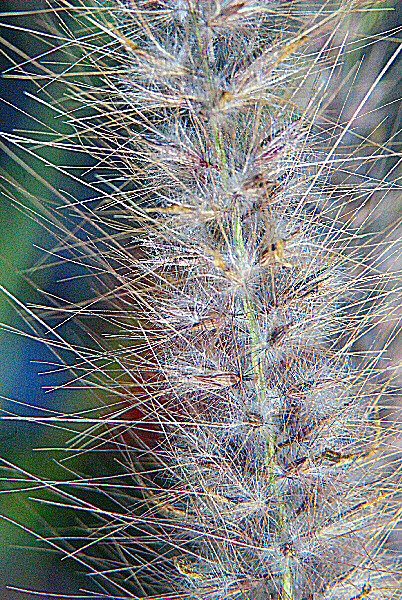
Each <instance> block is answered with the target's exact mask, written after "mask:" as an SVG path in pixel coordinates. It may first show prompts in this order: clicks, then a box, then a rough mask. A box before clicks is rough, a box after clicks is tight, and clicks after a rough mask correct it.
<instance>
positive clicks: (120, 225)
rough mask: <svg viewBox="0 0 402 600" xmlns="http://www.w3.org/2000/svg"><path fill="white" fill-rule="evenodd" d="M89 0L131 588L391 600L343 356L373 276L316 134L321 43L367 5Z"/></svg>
mask: <svg viewBox="0 0 402 600" xmlns="http://www.w3.org/2000/svg"><path fill="white" fill-rule="evenodd" d="M87 4H88V3H85V2H84V3H83V4H80V3H78V9H77V7H75V9H77V10H75V9H74V10H73V8H74V6H73V7H71V14H73V15H74V16H75V18H77V19H78V18H80V16H81V15H80V10H82V20H83V22H84V23H85V26H86V27H88V23H89V24H90V25H91V24H92V25H93V26H94V28H95V30H96V31H97V32H99V31H100V32H101V34H100V35H103V34H104V33H107V35H108V36H109V44H110V45H109V46H108V47H105V49H102V46H101V44H96V43H94V46H93V50H92V54H89V53H88V57H87V60H88V64H90V63H93V64H95V65H96V64H97V61H98V60H99V54H100V53H103V52H104V56H105V57H106V63H107V64H110V62H113V61H115V60H117V61H120V65H119V68H118V69H117V70H116V75H115V76H114V75H107V74H106V75H105V76H104V80H103V83H102V86H101V89H100V91H99V90H98V91H99V95H98V97H97V99H96V101H97V103H98V107H99V108H98V110H99V114H100V115H101V118H100V120H99V122H100V126H99V129H96V127H95V128H94V131H93V134H92V135H93V139H95V142H94V146H96V148H94V150H93V154H94V156H96V157H98V158H99V159H100V164H106V165H107V166H108V167H109V166H110V165H112V164H113V161H114V164H115V168H116V169H117V171H118V173H119V175H118V178H119V179H120V181H119V179H118V180H117V183H114V182H111V183H110V186H111V188H110V189H114V192H113V193H112V192H111V193H110V195H109V196H108V199H107V200H106V201H104V202H103V203H101V204H100V208H101V210H100V211H99V212H98V218H99V223H100V224H101V225H102V224H103V223H106V227H109V228H110V227H112V228H113V227H115V228H116V231H117V232H118V235H117V236H116V239H118V236H124V235H126V237H127V238H128V239H129V245H128V246H127V247H126V248H124V243H123V242H121V241H119V242H118V244H116V247H115V249H112V250H110V254H109V256H108V257H107V258H105V264H109V263H110V264H111V263H113V264H114V265H115V266H114V272H115V275H116V277H117V278H118V279H119V284H118V286H117V291H116V298H117V297H118V296H120V297H121V301H122V302H124V303H125V306H127V307H128V313H127V314H129V315H130V318H129V319H128V318H125V319H124V320H122V321H121V323H120V327H121V329H122V331H121V336H122V337H123V338H125V339H126V340H128V342H127V343H128V350H127V348H126V351H125V352H124V353H122V355H121V356H120V358H119V362H120V365H122V366H123V367H124V371H125V373H126V376H127V377H128V378H129V380H130V381H131V383H130V384H127V385H126V390H127V389H128V390H130V385H131V386H132V388H134V389H135V392H133V393H132V404H133V405H134V407H135V411H136V412H135V414H136V416H138V419H137V421H138V427H137V428H136V427H135V426H133V436H137V438H136V439H137V443H138V448H139V450H138V448H137V449H135V448H134V447H131V448H130V445H128V447H127V457H128V460H129V463H130V465H131V466H130V470H131V468H132V469H133V476H134V477H135V479H136V482H137V484H138V485H139V488H140V490H141V491H140V496H141V497H140V498H137V499H136V501H135V504H136V506H135V509H133V508H132V506H131V508H130V510H133V515H134V521H135V523H136V524H137V525H136V528H137V533H135V534H133V542H132V543H128V542H127V544H126V545H127V548H128V547H129V550H127V554H125V553H126V547H125V546H122V548H121V550H120V551H119V552H121V554H122V555H123V556H124V560H123V562H125V563H126V564H128V565H129V571H130V574H131V575H130V576H131V577H132V578H133V581H137V583H138V590H139V592H138V593H139V594H140V595H142V596H146V597H149V598H151V597H152V598H194V599H196V598H197V599H203V600H218V599H222V600H223V599H237V598H238V599H241V598H247V599H249V600H263V599H265V600H362V599H363V598H368V599H370V600H379V599H380V598H381V599H384V600H385V599H387V600H391V598H396V593H397V592H396V589H397V584H396V580H395V578H394V577H393V574H392V571H391V567H390V566H389V565H388V563H387V561H386V560H385V558H384V556H383V554H384V542H385V540H386V538H387V535H388V533H387V532H388V529H389V524H390V523H392V522H393V513H394V508H395V507H394V504H393V501H392V499H391V495H392V492H393V486H394V484H393V482H392V481H391V479H390V481H389V482H388V481H387V478H386V476H384V473H383V472H382V469H383V468H384V467H383V463H382V462H380V460H379V459H380V458H381V447H382V445H383V440H382V439H381V429H380V425H379V422H378V413H377V404H378V401H379V398H380V392H381V390H378V389H377V390H375V391H373V390H374V387H373V386H371V384H370V381H369V379H370V377H371V374H372V373H374V372H375V370H376V367H375V364H374V361H371V362H370V361H368V362H367V363H365V364H363V363H362V361H360V363H357V362H354V361H353V360H352V359H351V355H350V350H351V347H352V344H353V341H354V340H355V339H358V338H359V336H360V335H361V332H362V331H363V330H364V327H365V326H366V323H367V321H364V319H363V320H362V319H360V318H358V316H356V312H357V311H356V310H355V312H354V313H352V312H351V311H350V310H349V304H353V302H354V300H353V299H354V298H357V297H359V298H360V297H361V293H362V288H363V287H364V286H363V283H362V282H363V281H364V280H363V278H362V277H361V275H362V274H361V272H359V267H358V266H355V265H357V264H358V258H356V256H355V257H353V258H351V259H350V260H349V258H348V252H347V246H348V245H351V239H353V232H351V231H349V230H347V227H342V225H341V224H340V221H339V219H338V217H339V215H340V214H341V212H342V198H340V197H339V193H338V192H337V190H336V188H335V187H333V186H332V184H331V180H330V174H331V171H332V170H333V169H334V168H335V163H333V160H332V159H333V158H334V156H335V155H333V152H332V150H331V143H332V144H333V143H334V140H336V135H339V131H338V130H337V129H336V128H335V129H331V128H329V127H327V130H326V131H324V129H323V128H320V116H321V115H323V114H324V108H323V105H324V102H325V98H326V90H327V87H328V86H329V82H330V79H331V74H332V70H333V64H334V62H336V61H337V60H339V56H338V52H337V49H336V48H335V44H334V42H333V40H334V35H335V33H336V31H337V30H338V29H339V27H340V23H341V21H342V18H343V17H344V16H346V15H347V14H348V13H349V12H350V11H353V9H354V8H355V7H356V6H358V8H359V10H362V7H363V8H364V7H365V6H366V5H368V4H369V3H367V2H366V3H364V2H344V3H342V2H322V1H320V2H302V1H299V2H298V1H286V0H282V1H271V0H221V1H219V0H210V1H209V0H176V1H174V0H154V1H153V0H124V1H123V0H120V1H115V2H111V3H109V5H108V6H106V7H105V6H104V3H103V2H99V3H95V9H94V10H93V11H90V10H88V12H85V11H84V10H83V8H85V7H86V5H87ZM61 5H62V6H65V3H64V2H63V3H61ZM91 6H92V5H91ZM96 8H99V14H98V13H97V12H96ZM86 39H87V37H85V36H83V40H84V42H83V49H84V54H85V43H87V42H86V41H85V40H86ZM102 58H103V57H102ZM108 61H109V63H108ZM108 86H109V87H108ZM305 88H307V93H306V92H305V91H304V92H303V93H302V90H303V89H305ZM94 90H95V91H94ZM74 93H76V94H78V93H81V94H82V97H83V98H85V97H86V95H89V96H91V94H93V97H96V94H97V91H96V88H95V87H94V88H93V89H88V88H86V87H85V86H82V88H81V90H80V92H77V90H74ZM93 105H95V103H93ZM105 107H112V109H111V110H110V115H107V116H105V111H108V110H109V108H105ZM75 126H76V127H81V128H82V130H83V131H85V132H86V135H87V136H88V124H87V122H86V121H85V119H83V121H82V123H81V124H80V123H79V119H77V121H76V122H75ZM103 132H105V133H104V134H103ZM103 135H104V137H102V136H103ZM90 136H91V134H89V137H90ZM116 157H118V158H117V160H116ZM117 213H119V214H117ZM124 219H126V222H125V221H124ZM133 222H135V225H134V226H133V225H132V224H133ZM121 232H123V233H121ZM116 265H117V266H116ZM350 265H352V267H353V268H352V269H350V268H349V267H350ZM359 290H360V291H359ZM359 294H360V296H359ZM109 296H110V294H109ZM116 302H117V304H118V302H119V301H116ZM356 305H358V302H357V301H356ZM133 314H135V315H136V319H135V320H133V316H132V315H133ZM130 320H131V321H130ZM130 323H131V324H130ZM132 382H134V383H132ZM130 410H133V409H132V408H131V409H130ZM129 414H134V413H129ZM141 430H143V432H142V433H141ZM144 431H145V433H144ZM127 439H128V438H127V434H125V435H124V440H125V443H127ZM133 446H134V442H133ZM133 502H134V500H131V503H133ZM130 510H129V512H130ZM135 537H136V538H137V539H139V540H140V542H144V541H145V543H144V547H143V548H137V549H136V546H135V539H134V538H135ZM133 548H134V549H133Z"/></svg>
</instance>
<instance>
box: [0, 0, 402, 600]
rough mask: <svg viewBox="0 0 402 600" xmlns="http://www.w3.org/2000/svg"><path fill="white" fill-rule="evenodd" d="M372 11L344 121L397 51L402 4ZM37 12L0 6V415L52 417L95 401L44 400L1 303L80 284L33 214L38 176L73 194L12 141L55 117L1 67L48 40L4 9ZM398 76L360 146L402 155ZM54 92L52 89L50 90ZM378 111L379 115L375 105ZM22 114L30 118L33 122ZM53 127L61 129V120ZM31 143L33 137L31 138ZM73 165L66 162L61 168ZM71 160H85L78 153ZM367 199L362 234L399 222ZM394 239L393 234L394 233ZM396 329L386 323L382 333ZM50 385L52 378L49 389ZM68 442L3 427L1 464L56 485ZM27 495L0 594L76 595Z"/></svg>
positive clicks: (63, 293)
mask: <svg viewBox="0 0 402 600" xmlns="http://www.w3.org/2000/svg"><path fill="white" fill-rule="evenodd" d="M379 4H381V6H383V7H389V8H393V9H394V10H392V11H384V12H372V13H370V14H368V15H365V16H364V17H361V18H358V19H355V20H354V22H353V23H351V24H350V25H351V26H352V25H353V28H354V31H355V32H356V33H357V32H358V33H360V34H363V33H364V32H367V33H369V32H370V34H371V35H373V34H374V35H377V37H378V40H377V43H376V44H374V45H365V46H364V45H362V49H361V50H360V51H359V52H360V58H362V59H363V62H362V67H361V72H360V75H359V79H358V81H359V85H358V86H356V90H355V91H354V92H353V93H350V90H349V89H348V90H345V95H346V93H347V98H346V97H345V98H344V100H345V105H344V107H343V111H344V112H343V115H344V116H343V118H344V119H347V118H348V116H350V114H352V112H353V110H354V107H355V106H356V101H358V99H359V98H360V99H361V98H362V97H363V95H364V94H365V92H366V90H367V89H368V88H369V86H370V85H371V83H372V82H373V80H374V78H375V77H376V75H377V74H378V72H379V70H380V68H381V66H382V65H384V64H385V63H386V61H387V60H388V58H389V56H390V55H391V54H392V52H393V51H394V50H395V47H396V46H395V45H396V44H398V43H400V41H401V40H400V37H401V33H400V29H398V26H399V28H400V25H401V4H402V3H400V2H382V3H379ZM47 7H48V3H47V2H46V1H45V0H43V1H40V0H35V1H31V0H9V1H4V0H3V1H2V3H1V9H0V10H1V12H2V16H1V18H0V20H1V40H2V42H1V53H0V71H1V72H2V73H3V77H2V79H1V80H0V95H1V100H2V101H1V103H0V131H1V132H2V135H1V137H0V141H1V146H0V156H1V158H0V171H1V174H0V195H1V197H0V285H1V286H3V288H5V289H6V290H8V292H9V295H8V294H6V293H5V292H3V291H0V323H3V327H2V330H1V331H0V407H1V408H2V411H3V415H5V416H7V415H8V416H10V415H23V416H24V415H25V416H26V415H32V414H39V413H38V412H35V407H36V408H43V409H47V410H56V411H57V410H62V409H63V407H65V406H67V407H68V410H69V411H72V410H74V407H77V409H78V408H80V409H83V408H85V407H86V406H90V405H91V403H92V402H93V399H92V398H90V397H89V395H88V392H86V391H85V392H84V391H80V390H73V391H70V392H67V391H63V390H62V391H60V390H59V391H57V392H56V393H53V392H50V393H49V392H48V391H47V390H46V387H45V386H48V385H49V381H48V378H47V376H46V375H44V376H41V375H40V374H39V373H40V372H41V371H46V369H47V366H46V365H44V364H41V363H49V362H50V363H51V362H52V360H54V357H53V355H52V353H51V352H50V351H49V349H48V348H47V347H46V346H45V344H43V343H39V342H38V341H35V340H33V339H30V338H29V337H27V336H22V335H18V333H17V331H16V330H19V329H20V330H23V331H25V332H29V331H30V324H29V323H31V320H29V323H27V322H26V317H27V315H26V313H24V311H23V310H22V309H21V307H20V306H19V305H18V302H16V301H15V300H13V299H12V298H11V295H12V296H14V297H15V298H16V299H17V300H18V301H20V302H22V303H24V304H25V305H28V306H29V305H30V304H32V305H36V304H39V305H44V304H47V303H48V302H49V297H47V296H46V295H44V294H43V293H42V292H41V291H40V290H48V291H51V293H53V294H55V295H56V296H60V297H67V298H70V299H71V298H72V297H73V295H74V297H76V298H80V297H81V296H82V297H84V295H85V289H84V287H85V283H84V282H83V281H82V280H81V282H80V280H75V281H74V293H73V290H72V289H71V283H70V281H69V280H68V279H69V278H70V277H72V276H74V274H75V269H74V266H72V265H71V264H69V263H62V264H60V265H59V266H58V267H57V268H56V267H55V268H50V267H49V263H51V262H52V261H49V259H48V254H47V253H46V251H47V250H50V249H51V248H53V247H54V237H53V235H52V232H51V231H49V230H47V229H46V228H44V227H43V224H42V223H41V222H40V221H39V220H38V219H37V218H36V215H35V210H36V205H35V200H36V201H37V202H40V203H42V204H43V205H44V206H49V207H50V206H51V205H52V204H53V203H54V202H56V197H55V196H54V194H53V193H52V190H51V189H50V187H49V186H46V185H44V184H43V180H45V181H46V182H47V183H48V184H50V185H51V186H52V187H53V188H54V190H62V189H68V190H69V193H70V194H71V195H72V196H73V197H80V195H82V194H83V190H82V189H81V188H79V187H78V186H77V185H76V184H74V182H72V180H71V179H69V180H68V181H67V178H66V180H64V178H63V176H61V175H60V173H58V172H57V171H56V170H54V169H51V168H49V167H46V164H45V163H43V162H39V161H38V160H37V159H35V158H34V157H33V156H32V155H30V154H29V153H27V152H26V151H25V150H23V149H22V148H21V147H19V143H18V138H19V136H22V137H23V136H24V135H25V134H24V133H22V132H23V131H24V130H28V131H30V132H32V131H34V132H35V131H36V132H38V131H40V130H41V122H42V123H48V122H50V121H54V114H53V113H52V112H51V111H50V110H49V109H48V108H47V107H46V106H45V105H44V104H40V103H39V102H37V101H36V100H35V99H34V98H32V96H31V94H32V95H35V93H36V90H37V86H38V85H41V83H43V82H38V81H29V80H28V79H15V78H8V77H7V70H8V69H10V67H12V66H13V65H15V64H16V63H19V62H23V61H24V60H27V58H28V57H33V56H36V55H39V54H41V53H43V52H46V51H48V50H49V41H48V40H46V39H44V38H43V37H42V36H41V35H36V34H35V33H32V31H33V32H34V31H35V30H37V31H40V25H39V18H38V16H36V17H35V16H33V15H32V14H26V15H20V16H19V17H15V16H13V17H12V16H9V15H8V14H7V13H8V11H15V10H23V11H27V13H29V11H37V10H41V9H43V10H46V8H47ZM26 28H28V29H29V30H31V33H30V34H27V33H26V31H25V29H26ZM381 32H385V33H381ZM363 46H364V47H363ZM358 58H359V56H358V55H356V54H352V55H351V56H350V57H349V58H347V59H346V63H345V65H344V69H345V73H346V72H347V71H348V69H350V67H351V64H352V63H349V64H348V60H349V61H352V62H353V63H356V61H358ZM400 72H401V69H400V63H399V64H395V65H394V66H393V67H392V68H391V69H390V70H389V72H388V73H387V74H386V76H385V77H384V79H383V80H382V82H381V84H380V85H379V86H378V88H377V90H376V93H375V95H374V97H373V98H372V99H371V100H370V102H369V104H368V106H367V109H366V111H365V113H366V116H365V117H364V118H362V119H361V121H360V131H359V133H360V134H361V135H364V136H368V135H369V136H370V139H372V140H373V141H375V142H376V143H378V144H382V143H383V142H384V140H386V139H389V138H391V137H392V139H393V142H394V143H393V148H394V151H395V152H396V151H397V150H398V149H399V150H400V146H399V145H398V144H399V143H400V139H399V141H398V137H397V133H398V131H399V128H400V110H401V109H400V103H398V102H397V99H398V86H399V83H400ZM399 90H400V88H399ZM52 93H53V94H55V93H56V91H55V88H53V90H52ZM60 93H62V92H61V91H60ZM399 93H400V91H399ZM337 103H338V105H337V106H335V105H334V106H333V107H332V108H333V110H334V111H336V110H339V109H340V106H341V99H338V100H337ZM378 106H382V107H383V108H380V109H377V107H378ZM29 115H33V117H34V118H31V117H30V116H29ZM58 127H62V124H59V125H58ZM373 130H375V132H374V133H373ZM30 135H31V137H32V136H37V137H36V138H35V139H40V134H37V133H31V134H30ZM10 136H11V137H10ZM41 153H42V157H43V158H44V159H45V160H48V161H49V162H50V163H55V164H64V161H65V160H67V159H66V157H65V156H63V153H62V151H60V150H57V149H55V148H53V149H49V148H47V149H45V150H44V151H41ZM71 160H72V157H71V155H70V156H69V157H68V162H69V164H71ZM77 160H78V159H77ZM79 160H81V161H84V162H85V157H84V158H82V157H81V158H80V159H79ZM397 165H398V159H397V157H393V158H390V159H387V160H386V161H385V160H383V161H379V162H378V163H377V164H376V166H375V167H374V171H373V170H372V171H371V173H370V174H371V175H374V176H375V177H378V178H381V177H383V175H384V173H385V172H387V171H392V178H394V179H395V180H396V179H397V177H398V175H397V173H398V171H397ZM35 173H36V174H38V176H36V175H35ZM56 203H57V202H56ZM376 203H377V204H378V208H375V210H376V219H375V221H374V222H372V223H371V225H370V227H371V228H374V227H376V228H377V230H382V229H383V228H384V227H387V226H389V225H390V224H392V223H395V222H396V220H397V219H398V218H400V194H399V193H397V191H395V192H392V193H388V194H387V195H386V197H385V198H382V199H381V198H380V197H379V196H378V195H377V196H375V197H373V199H372V204H371V205H370V206H367V205H366V206H365V208H364V210H363V211H362V212H361V214H360V219H361V220H362V221H363V220H364V218H365V217H366V215H367V211H370V210H373V206H374V207H376ZM393 236H394V237H395V238H396V236H397V232H395V233H394V234H393ZM387 261H388V264H385V263H384V264H383V265H382V268H384V269H385V268H392V269H394V268H396V267H397V264H396V262H395V254H394V253H390V255H389V257H388V258H387ZM80 286H81V287H80ZM394 325H395V323H394V322H393V323H392V327H394ZM69 327H70V325H69V324H67V325H66V326H65V329H64V331H63V334H66V335H67V336H69V338H70V339H73V338H74V336H76V335H77V332H76V331H74V327H73V326H72V325H71V329H70V330H69ZM384 327H387V326H386V325H384ZM388 327H389V326H388ZM13 329H14V330H13ZM32 333H33V331H32ZM389 352H390V356H391V358H392V360H394V361H395V362H396V361H397V360H398V355H399V351H398V348H397V344H396V342H394V343H393V344H392V347H391V349H390V351H389ZM63 377H66V375H63V374H62V373H61V374H60V375H59V376H58V379H57V378H56V379H57V383H58V384H62V382H63ZM54 383H55V379H54V378H53V379H52V385H53V384H54ZM390 410H391V411H392V414H396V411H397V404H396V401H395V400H392V402H391V404H390ZM68 437H69V434H68V432H66V431H63V430H62V429H55V428H50V427H45V426H43V425H38V424H35V423H30V422H29V421H18V420H9V421H2V422H1V424H0V457H3V458H5V459H6V460H7V461H9V462H10V463H12V464H14V465H17V466H18V467H19V468H20V469H23V470H26V471H29V472H30V473H34V474H37V475H38V476H40V477H41V479H42V480H43V479H46V480H52V479H59V478H62V477H63V476H65V473H64V472H63V469H62V468H61V467H60V465H59V464H57V463H56V462H55V460H53V459H55V458H56V459H58V460H59V459H63V458H65V453H63V451H62V450H57V448H62V447H63V445H64V444H65V442H66V440H67V439H68ZM47 447H49V448H54V449H55V450H53V451H52V452H46V451H45V450H44V448H47ZM6 467H7V465H5V464H3V469H2V470H1V471H0V477H1V478H7V477H9V476H10V471H9V470H7V468H6ZM14 476H15V474H14ZM1 484H2V482H1ZM5 487H6V486H5V485H3V484H2V485H1V486H0V489H3V490H4V489H5ZM32 495H33V494H31V493H30V492H25V493H12V494H8V493H2V494H0V513H1V514H3V515H6V516H7V517H8V519H10V520H7V521H6V520H1V521H0V598H2V599H4V600H17V599H21V598H28V597H30V596H28V595H25V594H23V593H20V592H18V591H16V590H13V589H10V587H12V586H16V587H24V585H25V586H26V588H30V589H33V590H38V591H40V590H46V591H47V592H48V593H50V592H52V593H54V594H60V597H62V598H64V597H67V595H68V594H74V593H77V591H78V589H79V588H80V587H84V588H85V587H86V583H85V576H84V575H83V574H81V573H80V572H79V565H77V563H75V562H74V561H72V560H65V561H60V556H59V555H58V554H57V553H56V552H53V551H52V550H51V549H49V548H48V549H47V550H44V547H45V546H44V545H43V544H41V543H40V541H39V540H35V538H34V537H33V536H32V535H31V534H30V533H29V532H28V531H26V530H25V529H24V528H28V529H32V530H33V531H35V532H37V531H46V532H47V535H49V532H50V531H51V530H52V527H54V526H55V525H56V524H57V533H54V535H55V536H57V535H59V534H60V530H61V529H63V527H66V528H67V529H68V530H69V531H70V530H71V527H72V525H73V522H70V521H69V519H70V516H69V515H68V514H66V511H63V510H62V509H57V508H54V507H49V506H44V505H39V504H38V503H35V502H32V501H30V500H29V498H30V496H32ZM11 520H13V521H15V522H16V523H19V524H22V525H23V527H20V526H18V525H16V524H13V523H12V522H11ZM48 593H46V592H44V593H43V594H39V595H37V596H35V597H36V598H37V599H38V600H46V599H47V598H48V597H49V595H48Z"/></svg>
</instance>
